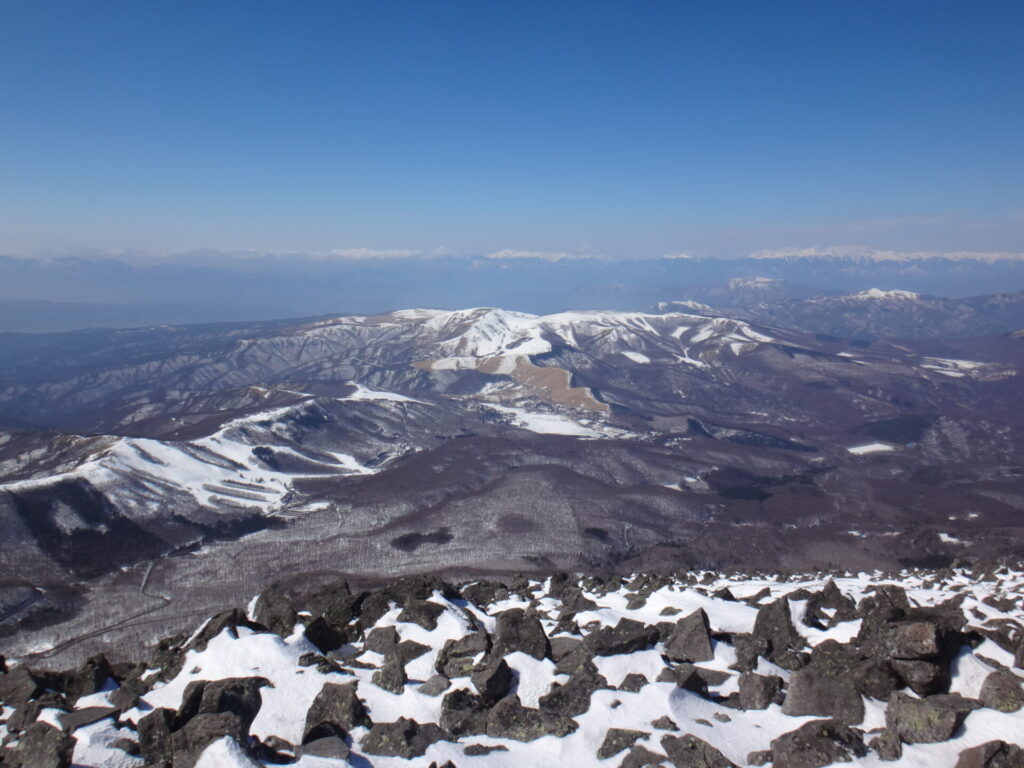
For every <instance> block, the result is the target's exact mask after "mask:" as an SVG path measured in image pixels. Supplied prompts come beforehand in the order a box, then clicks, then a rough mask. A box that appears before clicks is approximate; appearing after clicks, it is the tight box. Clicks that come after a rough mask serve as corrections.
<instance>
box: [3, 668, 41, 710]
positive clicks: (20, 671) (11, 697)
mask: <svg viewBox="0 0 1024 768" xmlns="http://www.w3.org/2000/svg"><path fill="white" fill-rule="evenodd" d="M44 690H45V687H44V686H43V684H42V682H41V681H40V679H39V678H38V677H37V676H36V675H35V674H34V673H32V672H31V671H30V670H29V669H28V668H27V667H16V668H15V669H14V670H13V671H11V672H8V673H7V674H5V675H3V676H2V677H0V702H3V703H4V704H6V705H7V706H8V707H18V706H21V705H22V704H24V703H25V702H27V701H28V700H29V699H34V698H36V697H37V696H39V695H40V694H41V693H42V692H43V691H44Z"/></svg>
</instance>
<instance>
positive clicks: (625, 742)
mask: <svg viewBox="0 0 1024 768" xmlns="http://www.w3.org/2000/svg"><path fill="white" fill-rule="evenodd" d="M650 735H651V734H650V733H649V732H647V731H630V730H627V729H625V728H609V729H608V732H607V733H606V734H605V735H604V741H602V742H601V746H600V747H598V748H597V757H598V759H599V760H606V759H608V758H609V757H611V756H613V755H617V754H619V752H622V751H623V750H626V749H629V748H630V747H632V746H633V745H634V744H635V743H636V742H637V740H638V739H644V738H647V737H648V736H650Z"/></svg>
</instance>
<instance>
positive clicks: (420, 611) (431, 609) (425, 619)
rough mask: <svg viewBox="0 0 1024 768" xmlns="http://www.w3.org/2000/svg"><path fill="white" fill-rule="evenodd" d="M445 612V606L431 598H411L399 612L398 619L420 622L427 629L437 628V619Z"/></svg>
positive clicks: (410, 622)
mask: <svg viewBox="0 0 1024 768" xmlns="http://www.w3.org/2000/svg"><path fill="white" fill-rule="evenodd" d="M442 613H444V606H442V605H438V604H437V603H432V602H430V601H429V600H410V601H409V602H407V603H406V605H405V607H404V608H402V612H401V613H400V614H398V621H404V622H407V623H409V624H418V625H419V626H421V627H423V628H424V629H426V630H435V629H437V620H438V618H440V616H441V614H442Z"/></svg>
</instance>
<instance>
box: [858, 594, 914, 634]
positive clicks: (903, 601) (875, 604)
mask: <svg viewBox="0 0 1024 768" xmlns="http://www.w3.org/2000/svg"><path fill="white" fill-rule="evenodd" d="M873 591H874V594H873V595H869V596H868V597H865V598H864V599H863V600H861V601H860V605H858V606H857V614H858V615H859V616H860V617H861V619H862V620H863V621H862V623H861V629H860V631H861V636H862V637H866V636H868V635H870V634H871V633H873V632H874V631H876V629H877V628H878V627H879V626H881V625H882V624H885V623H887V622H890V621H899V620H900V619H902V618H903V617H904V616H905V615H906V612H907V611H908V610H910V600H908V599H907V593H906V591H905V590H904V589H903V587H898V586H896V585H894V584H879V585H875V586H873Z"/></svg>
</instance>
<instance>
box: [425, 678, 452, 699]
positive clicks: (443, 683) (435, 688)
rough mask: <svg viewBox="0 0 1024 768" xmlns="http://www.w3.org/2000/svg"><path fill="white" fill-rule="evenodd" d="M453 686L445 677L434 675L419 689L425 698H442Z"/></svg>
mask: <svg viewBox="0 0 1024 768" xmlns="http://www.w3.org/2000/svg"><path fill="white" fill-rule="evenodd" d="M451 686H452V681H451V680H449V679H448V678H447V677H445V676H444V675H434V676H433V677H431V678H430V679H429V680H427V681H426V682H425V683H423V685H421V686H420V687H419V689H418V690H419V692H420V693H422V694H423V695H424V696H440V695H441V694H442V693H444V692H445V691H447V690H448V689H449V688H451Z"/></svg>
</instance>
